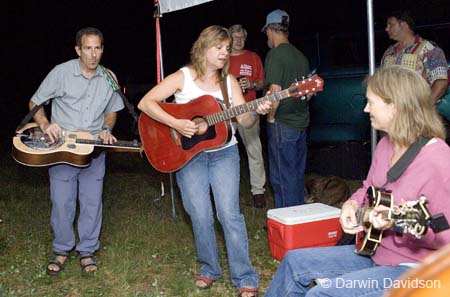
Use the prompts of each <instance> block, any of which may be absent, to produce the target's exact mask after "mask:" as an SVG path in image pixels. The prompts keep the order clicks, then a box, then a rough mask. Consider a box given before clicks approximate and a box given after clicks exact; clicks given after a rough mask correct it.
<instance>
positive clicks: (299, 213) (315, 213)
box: [267, 203, 341, 225]
mask: <svg viewBox="0 0 450 297" xmlns="http://www.w3.org/2000/svg"><path fill="white" fill-rule="evenodd" d="M340 213H341V210H340V209H339V208H337V207H333V206H329V205H326V204H323V203H310V204H303V205H298V206H291V207H283V208H275V209H269V210H268V211H267V217H268V218H270V219H272V220H275V221H278V222H280V223H283V224H285V225H295V224H301V223H308V222H314V221H320V220H326V219H332V218H337V217H339V215H340Z"/></svg>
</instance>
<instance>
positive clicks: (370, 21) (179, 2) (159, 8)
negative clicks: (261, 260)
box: [154, 0, 377, 217]
mask: <svg viewBox="0 0 450 297" xmlns="http://www.w3.org/2000/svg"><path fill="white" fill-rule="evenodd" d="M210 1H213V0H154V3H155V7H156V11H155V14H154V17H155V22H156V23H155V28H156V35H155V36H156V68H157V69H156V73H157V83H160V82H161V80H162V79H164V67H163V65H164V63H163V49H162V43H161V27H160V18H161V17H162V16H163V14H164V13H169V12H173V11H177V10H180V9H186V8H189V7H192V6H196V5H199V4H202V3H206V2H210ZM366 8H367V31H368V48H369V51H368V55H369V75H372V74H373V73H374V72H375V45H374V18H373V0H366ZM376 143H377V134H376V131H375V130H374V129H373V128H372V129H371V151H372V155H373V152H374V150H375V146H376ZM170 192H171V199H172V215H173V216H174V217H175V216H176V212H175V206H174V205H175V204H174V192H173V175H172V173H170ZM161 195H162V196H163V195H164V185H163V182H162V181H161Z"/></svg>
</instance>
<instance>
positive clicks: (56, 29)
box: [0, 0, 450, 135]
mask: <svg viewBox="0 0 450 297" xmlns="http://www.w3.org/2000/svg"><path fill="white" fill-rule="evenodd" d="M7 1H8V2H6V3H3V4H2V15H4V14H6V15H5V16H2V17H1V19H2V26H1V28H0V30H1V32H2V36H3V38H2V45H3V46H2V50H1V53H2V56H3V59H2V65H3V67H2V71H1V81H2V90H4V92H3V95H2V97H1V106H0V107H1V108H2V110H3V112H4V113H5V112H6V113H7V114H9V116H8V117H2V122H3V125H2V126H3V127H4V129H2V130H3V132H4V134H5V135H12V133H13V130H14V129H15V126H17V124H18V123H19V122H20V119H21V118H22V117H23V116H25V114H26V113H27V102H28V100H29V99H30V97H31V96H32V95H33V93H34V92H35V90H36V89H37V88H38V86H39V84H40V82H41V81H42V80H43V79H44V77H45V76H46V75H47V73H48V72H49V71H50V70H51V69H52V68H53V67H54V66H55V65H57V64H59V63H62V62H65V61H67V60H69V59H72V58H75V57H76V53H75V50H74V44H75V33H76V31H77V30H78V29H79V28H81V27H85V26H94V27H98V28H99V29H100V30H101V31H102V32H103V34H104V36H105V51H104V54H103V58H102V64H103V65H105V66H107V67H109V68H111V69H112V70H113V71H114V72H115V73H116V75H117V76H118V79H119V82H120V83H121V84H122V85H129V86H138V85H139V86H142V85H144V88H145V86H151V85H153V84H155V83H156V54H155V19H154V18H153V14H154V10H155V8H154V2H153V1H151V0H147V1H144V0H128V1H118V0H91V1H85V0H79V1H68V0H59V1H55V0H47V1H46V0H43V1H32V0H29V1H20V0H14V1H13V0H7ZM373 3H374V17H375V29H376V30H379V31H381V30H383V29H384V25H385V21H386V14H387V13H388V12H390V11H392V10H396V9H398V8H401V7H407V8H409V9H411V11H412V12H413V13H415V17H416V22H417V23H418V24H427V23H449V22H450V0H428V1H422V0H416V1H411V0H403V1H401V0H395V1H394V0H374V1H373ZM389 3H391V4H389ZM5 6H6V9H5ZM276 8H281V9H284V10H286V11H287V12H288V13H289V14H290V16H291V26H290V34H291V41H292V42H293V43H294V44H295V45H297V46H298V47H299V48H300V49H302V47H303V45H302V43H304V42H305V40H309V39H308V38H309V37H314V36H315V34H316V33H318V32H332V31H336V32H361V34H364V33H365V32H366V30H367V29H366V28H367V25H366V1H365V0H342V1H328V0H322V1H303V0H289V1H288V0H277V1H263V0H261V1H258V0H248V1H246V0H215V1H212V2H209V3H205V4H202V5H199V6H194V7H191V8H188V9H184V10H180V11H176V12H171V13H167V14H164V15H163V17H162V18H161V34H162V45H163V58H164V68H165V69H164V71H165V74H166V75H167V74H170V73H172V72H174V71H175V70H177V69H178V68H179V67H180V66H182V65H183V64H185V63H187V62H188V58H189V55H188V52H189V49H190V47H191V45H192V43H193V42H194V40H195V39H196V38H197V36H198V34H199V33H200V31H201V30H202V29H203V28H205V27H207V26H209V25H212V24H219V25H223V26H225V27H228V26H230V25H233V24H235V23H241V24H243V25H244V26H245V27H246V28H247V31H248V32H249V37H248V40H247V48H249V49H252V50H254V51H256V52H258V53H259V54H260V55H261V57H262V59H264V56H265V54H266V52H267V50H268V48H267V46H266V38H265V35H264V34H262V33H261V32H260V30H261V27H262V26H263V25H264V24H265V18H266V15H267V13H269V12H270V11H272V10H273V9H276ZM386 41H387V37H386ZM447 54H448V51H447ZM131 92H132V91H131ZM130 94H131V93H130ZM139 99H140V98H130V100H132V101H134V103H137V101H138V100H139ZM5 129H6V131H10V132H8V133H5Z"/></svg>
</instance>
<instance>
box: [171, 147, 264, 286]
mask: <svg viewBox="0 0 450 297" xmlns="http://www.w3.org/2000/svg"><path fill="white" fill-rule="evenodd" d="M239 170H240V169H239V153H238V148H237V145H233V146H231V147H228V148H225V149H221V150H219V151H215V152H201V153H200V154H198V155H197V156H196V157H195V158H194V159H192V160H191V161H190V162H189V163H188V164H186V165H185V166H184V167H183V168H182V169H181V170H179V171H178V172H177V173H176V176H177V183H178V185H179V187H180V190H181V197H182V200H183V205H184V208H185V210H186V212H187V213H188V214H189V216H190V217H191V221H192V227H193V229H194V238H195V245H196V248H197V256H198V260H199V261H200V263H201V267H200V275H201V276H206V277H209V278H211V279H214V280H216V279H219V278H221V277H222V270H221V267H220V263H219V255H218V250H217V240H216V233H215V229H214V214H213V206H212V202H211V196H210V188H211V189H212V192H213V200H214V205H215V207H216V212H217V219H218V220H219V222H220V224H221V225H222V229H223V233H224V237H225V245H226V250H227V255H228V263H229V267H230V275H231V281H232V283H233V284H234V286H236V287H237V288H241V287H244V286H248V287H258V282H259V279H258V275H257V273H256V271H255V269H254V268H253V267H252V265H251V263H250V259H249V255H248V238H247V230H246V226H245V221H244V216H243V215H242V214H241V212H240V209H239Z"/></svg>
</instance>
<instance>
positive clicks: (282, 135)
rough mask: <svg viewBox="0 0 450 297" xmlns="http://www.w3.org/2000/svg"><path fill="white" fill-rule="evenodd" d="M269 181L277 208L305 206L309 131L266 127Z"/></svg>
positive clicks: (269, 125)
mask: <svg viewBox="0 0 450 297" xmlns="http://www.w3.org/2000/svg"><path fill="white" fill-rule="evenodd" d="M267 142H268V150H269V177H270V184H271V186H272V192H273V195H274V200H275V208H280V207H288V206H295V205H300V204H303V203H304V195H305V189H304V188H305V166H306V154H307V146H306V131H298V130H295V129H292V128H289V127H286V126H283V125H281V124H280V123H277V122H275V123H267Z"/></svg>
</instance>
